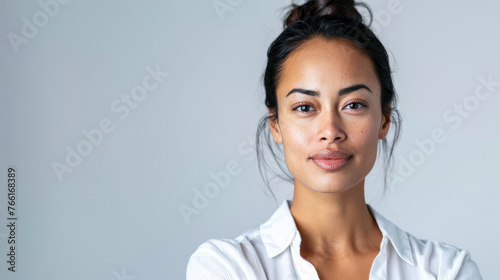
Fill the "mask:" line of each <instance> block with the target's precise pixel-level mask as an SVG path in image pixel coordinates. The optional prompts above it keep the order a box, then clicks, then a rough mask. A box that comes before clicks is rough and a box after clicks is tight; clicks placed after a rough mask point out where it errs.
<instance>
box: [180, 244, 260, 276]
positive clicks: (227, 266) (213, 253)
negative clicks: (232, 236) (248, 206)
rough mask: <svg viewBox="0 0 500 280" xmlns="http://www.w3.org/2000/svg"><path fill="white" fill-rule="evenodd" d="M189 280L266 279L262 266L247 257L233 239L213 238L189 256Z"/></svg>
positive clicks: (187, 274) (187, 272) (187, 273)
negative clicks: (257, 265)
mask: <svg viewBox="0 0 500 280" xmlns="http://www.w3.org/2000/svg"><path fill="white" fill-rule="evenodd" d="M186 279H187V280H201V279H213V280H226V279H227V280H230V279H231V280H233V279H266V277H265V273H264V271H263V270H262V268H259V267H256V265H255V264H254V263H252V262H249V261H248V260H247V258H246V257H245V254H244V251H243V250H242V249H241V246H240V245H239V244H238V243H237V242H234V241H232V240H216V239H211V240H208V241H206V242H205V243H203V244H201V245H200V246H199V247H198V249H196V251H195V252H194V253H193V254H192V255H191V257H190V258H189V261H188V264H187V269H186Z"/></svg>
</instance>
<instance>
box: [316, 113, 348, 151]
mask: <svg viewBox="0 0 500 280" xmlns="http://www.w3.org/2000/svg"><path fill="white" fill-rule="evenodd" d="M318 122H319V123H318V135H319V138H320V141H321V142H329V143H330V142H331V143H334V142H342V141H344V140H345V139H346V137H347V135H346V133H345V130H344V127H343V121H342V119H341V117H340V115H339V113H338V112H336V111H335V110H332V111H329V112H326V111H325V112H324V114H323V115H322V116H321V117H319V118H318Z"/></svg>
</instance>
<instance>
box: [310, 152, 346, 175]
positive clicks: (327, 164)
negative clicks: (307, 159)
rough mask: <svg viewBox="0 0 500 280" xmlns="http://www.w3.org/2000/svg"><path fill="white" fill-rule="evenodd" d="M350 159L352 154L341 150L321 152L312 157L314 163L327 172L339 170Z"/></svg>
mask: <svg viewBox="0 0 500 280" xmlns="http://www.w3.org/2000/svg"><path fill="white" fill-rule="evenodd" d="M351 158H352V154H350V153H348V152H346V151H342V150H323V151H321V152H319V153H317V154H315V155H314V156H312V160H313V161H314V163H315V164H316V165H317V166H319V167H320V168H322V169H324V170H327V171H335V170H338V169H340V168H341V167H342V166H344V165H345V164H346V163H347V162H348V161H349V160H350V159H351Z"/></svg>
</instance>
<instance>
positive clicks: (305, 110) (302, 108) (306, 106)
mask: <svg viewBox="0 0 500 280" xmlns="http://www.w3.org/2000/svg"><path fill="white" fill-rule="evenodd" d="M299 108H300V110H299V111H300V112H309V109H311V106H309V105H300V106H298V107H296V108H295V110H297V109H299Z"/></svg>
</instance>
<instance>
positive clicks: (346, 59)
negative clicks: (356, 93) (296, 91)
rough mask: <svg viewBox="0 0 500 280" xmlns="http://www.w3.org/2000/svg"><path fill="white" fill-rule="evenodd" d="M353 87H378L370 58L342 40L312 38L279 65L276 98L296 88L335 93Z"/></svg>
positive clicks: (377, 91) (377, 92)
mask: <svg viewBox="0 0 500 280" xmlns="http://www.w3.org/2000/svg"><path fill="white" fill-rule="evenodd" d="M356 83H364V84H367V85H369V86H370V88H372V89H373V90H374V93H376V94H377V95H378V94H379V93H380V85H379V82H378V78H377V75H376V72H375V69H374V66H373V62H372V60H371V59H370V57H369V56H368V55H367V54H365V53H364V52H363V51H362V50H361V49H360V48H359V47H357V46H356V45H354V43H352V42H350V41H348V40H346V39H328V40H326V39H323V38H313V39H310V40H308V41H307V42H305V43H304V44H302V45H301V46H299V47H298V48H297V49H295V50H294V51H293V52H292V53H290V54H289V56H288V57H287V58H286V60H285V62H284V63H283V69H282V72H281V77H280V82H279V84H278V94H280V93H281V94H283V92H284V91H287V90H290V89H292V88H294V87H297V86H300V87H305V88H309V89H318V90H328V91H329V90H332V91H337V90H338V89H340V88H343V87H347V86H350V85H352V84H356Z"/></svg>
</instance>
